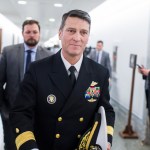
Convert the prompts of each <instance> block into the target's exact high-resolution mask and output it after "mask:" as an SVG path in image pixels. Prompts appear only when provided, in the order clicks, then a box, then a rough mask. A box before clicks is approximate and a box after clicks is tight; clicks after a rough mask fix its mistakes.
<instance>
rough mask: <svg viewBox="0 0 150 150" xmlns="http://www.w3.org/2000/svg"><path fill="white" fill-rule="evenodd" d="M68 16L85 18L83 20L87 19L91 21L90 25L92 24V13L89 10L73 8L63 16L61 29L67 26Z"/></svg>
mask: <svg viewBox="0 0 150 150" xmlns="http://www.w3.org/2000/svg"><path fill="white" fill-rule="evenodd" d="M68 17H77V18H80V19H83V20H85V21H87V22H88V23H89V25H90V26H91V17H90V15H89V14H88V13H87V12H85V11H83V10H78V9H75V10H71V11H69V12H67V13H65V14H64V15H63V16H62V21H61V25H60V28H59V30H61V29H63V27H64V26H65V22H66V19H67V18H68Z"/></svg>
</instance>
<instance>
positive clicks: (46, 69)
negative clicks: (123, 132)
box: [10, 51, 115, 150]
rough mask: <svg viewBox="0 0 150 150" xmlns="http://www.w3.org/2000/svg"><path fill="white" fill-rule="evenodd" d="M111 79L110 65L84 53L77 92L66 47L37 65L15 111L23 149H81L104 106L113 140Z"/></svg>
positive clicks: (18, 143) (32, 67)
mask: <svg viewBox="0 0 150 150" xmlns="http://www.w3.org/2000/svg"><path fill="white" fill-rule="evenodd" d="M108 79H109V72H108V70H107V69H105V68H104V67H102V66H101V65H99V64H97V63H95V62H94V61H92V60H90V59H89V58H86V57H83V62H82V64H81V68H80V72H79V75H78V78H77V81H76V84H75V87H74V89H73V90H71V81H70V79H69V76H68V74H67V70H66V68H65V66H64V63H63V61H62V59H61V56H60V51H59V52H58V53H56V54H55V55H53V56H50V57H48V58H46V59H43V60H40V61H37V62H33V63H31V65H30V68H29V71H28V72H27V74H26V75H25V78H24V80H23V82H22V84H21V86H20V90H19V93H18V95H17V99H16V101H15V103H14V107H13V110H12V113H11V114H10V118H11V122H12V125H13V131H14V132H15V135H16V141H15V142H16V146H17V149H19V150H29V149H32V148H36V147H37V148H39V149H40V150H73V149H76V148H77V146H78V143H79V141H80V137H81V136H82V135H83V134H84V133H85V131H86V130H87V129H89V128H90V127H91V125H92V123H93V119H94V115H95V113H96V111H97V110H98V108H99V106H103V107H104V108H105V111H106V118H107V125H108V131H107V132H108V141H109V142H110V143H111V142H112V134H113V126H114V119H115V115H114V111H113V108H112V106H111V105H110V104H109V99H110V96H109V92H108Z"/></svg>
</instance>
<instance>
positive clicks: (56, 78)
mask: <svg viewBox="0 0 150 150" xmlns="http://www.w3.org/2000/svg"><path fill="white" fill-rule="evenodd" d="M52 65H53V69H52V72H50V78H51V79H52V80H53V82H54V84H55V85H56V86H57V88H58V89H59V90H60V91H61V92H62V94H63V95H64V96H65V97H66V98H67V97H68V95H69V93H70V89H71V82H70V79H69V76H68V74H67V70H66V68H65V66H64V63H63V61H62V59H61V56H60V51H59V52H58V53H57V54H56V55H55V56H54V59H53V64H52Z"/></svg>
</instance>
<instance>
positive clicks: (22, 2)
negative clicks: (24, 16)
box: [18, 0, 27, 5]
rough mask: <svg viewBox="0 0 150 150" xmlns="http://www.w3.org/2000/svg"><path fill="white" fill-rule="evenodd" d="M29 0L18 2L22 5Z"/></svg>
mask: <svg viewBox="0 0 150 150" xmlns="http://www.w3.org/2000/svg"><path fill="white" fill-rule="evenodd" d="M26 3H27V2H26V1H23V0H21V1H18V4H21V5H25V4H26Z"/></svg>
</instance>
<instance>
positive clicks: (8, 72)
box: [0, 43, 51, 112]
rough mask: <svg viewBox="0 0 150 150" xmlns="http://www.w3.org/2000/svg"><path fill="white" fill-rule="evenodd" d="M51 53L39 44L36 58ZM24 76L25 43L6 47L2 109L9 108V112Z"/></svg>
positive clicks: (0, 77) (0, 79)
mask: <svg viewBox="0 0 150 150" xmlns="http://www.w3.org/2000/svg"><path fill="white" fill-rule="evenodd" d="M49 55H51V53H49V52H48V51H47V50H45V49H44V48H42V47H40V46H39V47H38V48H37V53H36V60H39V59H42V58H45V57H47V56H49ZM23 77H24V44H23V43H22V44H17V45H13V46H7V47H5V48H4V49H3V51H2V56H1V59H0V103H1V105H2V111H3V109H5V110H6V109H7V110H8V112H9V109H10V108H11V106H12V104H13V102H14V100H15V98H16V93H17V91H18V88H19V84H20V82H21V81H22V79H23ZM4 85H5V88H4Z"/></svg>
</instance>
